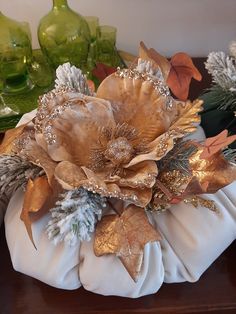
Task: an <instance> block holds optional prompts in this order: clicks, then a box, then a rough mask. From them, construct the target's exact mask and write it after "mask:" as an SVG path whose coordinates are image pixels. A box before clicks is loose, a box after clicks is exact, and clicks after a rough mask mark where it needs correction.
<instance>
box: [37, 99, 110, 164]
mask: <svg viewBox="0 0 236 314" xmlns="http://www.w3.org/2000/svg"><path fill="white" fill-rule="evenodd" d="M69 102H70V105H69V106H67V107H65V108H64V109H63V110H62V112H61V113H59V114H58V115H56V116H55V117H53V115H51V117H49V118H48V120H47V119H45V122H44V125H43V128H42V133H39V134H36V139H37V140H38V142H39V143H42V144H41V145H42V146H44V144H43V141H42V139H41V138H40V137H42V135H43V136H44V138H45V139H46V140H47V138H49V137H50V138H53V140H52V141H51V142H50V141H49V142H48V144H47V151H48V154H49V155H50V157H51V158H52V159H53V160H55V161H62V160H67V161H70V162H73V163H75V164H77V165H78V166H79V165H88V164H89V163H90V162H91V161H90V156H91V151H92V150H93V147H95V146H96V144H97V142H98V137H99V136H98V134H99V132H100V130H101V129H102V128H103V127H114V118H113V112H112V108H111V105H110V103H109V102H108V101H105V100H103V99H98V98H95V97H89V96H88V97H86V96H84V97H83V99H82V100H81V98H78V100H76V99H72V100H70V101H69ZM48 128H49V129H50V132H49V131H48Z"/></svg>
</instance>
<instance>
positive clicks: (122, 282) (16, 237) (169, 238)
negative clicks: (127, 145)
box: [5, 113, 236, 298]
mask: <svg viewBox="0 0 236 314" xmlns="http://www.w3.org/2000/svg"><path fill="white" fill-rule="evenodd" d="M32 116H33V114H32V113H31V114H28V115H26V116H24V117H23V119H24V123H25V122H27V121H28V120H29V119H31V118H32ZM195 137H196V134H195ZM197 138H198V140H199V139H203V138H204V133H203V131H202V130H201V129H199V130H198V133H197ZM23 195H24V194H23V191H21V190H18V191H17V192H16V193H15V195H14V196H13V197H12V199H11V201H10V204H9V206H8V209H7V213H6V216H5V226H6V238H7V243H8V247H9V250H10V254H11V259H12V263H13V266H14V268H15V269H16V270H17V271H20V272H22V273H24V274H27V275H29V276H32V277H34V278H37V279H39V280H41V281H43V282H45V283H47V284H49V285H52V286H54V287H57V288H63V289H76V288H78V287H80V285H81V284H82V285H83V286H84V288H85V289H87V290H89V291H92V292H95V293H99V294H103V295H117V296H124V297H131V298H137V297H140V296H143V295H148V294H151V293H155V292H156V291H157V290H158V289H159V288H160V286H161V285H162V282H163V281H165V282H169V283H170V282H181V281H191V282H192V281H196V280H198V278H199V277H200V276H201V274H202V273H203V272H204V271H205V270H206V269H207V268H208V267H209V266H210V264H211V263H212V262H213V261H214V260H215V259H216V258H217V257H218V256H219V255H220V254H221V253H222V252H223V251H224V250H225V249H226V248H227V247H228V246H229V245H230V243H231V242H232V241H233V240H234V239H235V238H236V182H234V183H232V184H231V185H230V186H228V187H225V188H224V189H222V190H220V191H218V192H217V193H216V194H214V195H210V194H209V195H204V198H207V199H212V200H214V201H215V202H216V205H217V206H218V208H219V211H220V213H219V214H217V213H214V212H211V211H210V210H208V209H206V208H203V207H198V208H194V207H193V206H192V205H190V204H188V205H187V204H184V203H183V202H181V203H180V204H178V205H174V206H172V207H171V209H170V210H168V211H167V212H165V213H162V214H152V213H149V214H148V216H149V219H150V221H151V223H152V224H153V225H154V226H155V227H156V228H158V230H160V232H161V233H162V236H163V239H162V240H161V241H160V243H157V242H156V243H148V244H147V245H146V246H145V250H144V261H143V267H142V271H141V274H140V278H139V280H138V282H137V283H135V282H134V281H133V280H132V279H131V278H130V276H129V274H128V273H127V272H126V270H125V268H124V266H123V265H122V263H121V262H120V260H119V259H118V258H117V257H116V256H114V255H107V256H102V257H96V256H95V255H94V253H93V239H92V240H91V241H90V242H83V243H81V244H80V245H77V246H75V247H69V246H66V245H64V244H60V245H58V246H54V244H52V243H51V242H50V241H49V240H48V239H47V236H46V234H45V232H44V228H45V226H46V224H47V221H48V219H49V216H48V215H47V216H45V217H44V218H42V219H41V220H40V221H38V222H36V223H33V225H32V230H33V236H34V239H35V243H36V246H37V251H36V250H35V249H34V247H33V245H32V243H31V242H30V240H29V238H28V235H27V233H26V230H25V227H24V224H23V222H22V221H20V218H19V216H20V211H21V206H22V202H23Z"/></svg>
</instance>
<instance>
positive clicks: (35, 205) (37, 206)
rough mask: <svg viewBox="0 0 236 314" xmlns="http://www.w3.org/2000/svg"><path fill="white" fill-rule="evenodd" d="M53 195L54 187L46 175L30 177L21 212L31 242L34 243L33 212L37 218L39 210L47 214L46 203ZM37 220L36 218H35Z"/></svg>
mask: <svg viewBox="0 0 236 314" xmlns="http://www.w3.org/2000/svg"><path fill="white" fill-rule="evenodd" d="M51 195H52V189H51V188H50V186H49V184H48V180H47V177H46V176H43V177H38V178H36V179H35V180H31V179H29V181H28V184H27V187H26V192H25V196H24V203H23V208H22V212H21V216H20V218H21V220H22V221H23V222H24V224H25V227H26V230H27V232H28V235H29V237H30V240H31V242H32V243H33V245H34V246H35V244H34V240H33V234H32V229H31V223H32V221H33V218H32V216H31V214H37V219H39V218H40V216H41V215H39V211H42V213H41V214H42V215H43V214H45V208H44V205H45V204H46V202H47V200H48V199H49V198H50V197H51ZM34 220H35V219H34Z"/></svg>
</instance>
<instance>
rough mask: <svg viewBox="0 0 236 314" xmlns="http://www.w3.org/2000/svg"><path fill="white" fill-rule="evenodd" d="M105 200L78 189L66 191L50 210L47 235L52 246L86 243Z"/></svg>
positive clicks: (99, 217) (100, 213)
mask: <svg viewBox="0 0 236 314" xmlns="http://www.w3.org/2000/svg"><path fill="white" fill-rule="evenodd" d="M104 207H106V199H105V198H103V197H101V196H99V195H98V194H93V193H92V192H88V191H87V190H85V189H83V188H80V189H76V190H72V191H66V192H65V193H64V194H62V195H61V199H60V200H59V201H57V203H56V207H54V208H52V209H51V214H52V218H51V220H50V221H49V223H48V225H47V234H48V237H49V239H50V240H53V242H54V244H58V243H59V242H62V241H64V242H66V243H68V244H69V245H75V244H76V243H77V241H78V240H81V241H84V240H86V241H88V240H90V235H91V233H92V232H94V230H95V225H96V223H97V221H98V220H100V219H101V216H102V209H103V208H104Z"/></svg>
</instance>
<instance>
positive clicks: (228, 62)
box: [205, 52, 236, 92]
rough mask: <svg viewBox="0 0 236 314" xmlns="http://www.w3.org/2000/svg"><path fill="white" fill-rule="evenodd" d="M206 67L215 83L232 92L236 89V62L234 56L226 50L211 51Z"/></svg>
mask: <svg viewBox="0 0 236 314" xmlns="http://www.w3.org/2000/svg"><path fill="white" fill-rule="evenodd" d="M205 67H206V69H207V70H208V72H209V73H210V74H211V75H212V79H213V82H214V83H216V84H217V85H219V86H220V87H222V88H223V89H226V90H229V91H231V92H235V91H236V63H235V59H234V58H233V57H229V56H227V55H226V54H225V53H224V52H211V53H210V54H209V55H208V58H207V61H206V63H205Z"/></svg>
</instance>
